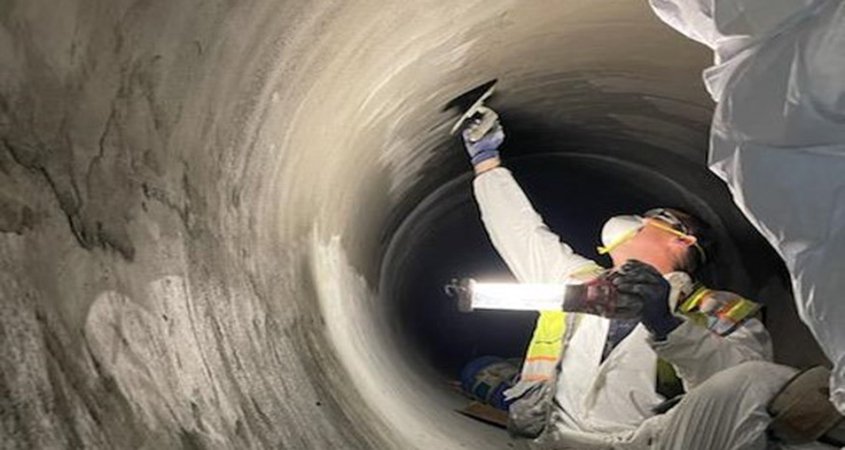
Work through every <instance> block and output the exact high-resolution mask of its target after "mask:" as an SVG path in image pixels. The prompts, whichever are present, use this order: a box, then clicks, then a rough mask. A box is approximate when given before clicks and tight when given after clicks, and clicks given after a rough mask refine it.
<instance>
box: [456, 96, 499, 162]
mask: <svg viewBox="0 0 845 450" xmlns="http://www.w3.org/2000/svg"><path fill="white" fill-rule="evenodd" d="M479 115H480V116H481V117H479V118H475V119H472V120H471V121H470V123H469V125H467V127H466V128H464V130H463V131H462V132H461V137H463V140H464V147H466V150H467V153H468V154H469V157H470V160H471V161H472V165H473V166H475V165H477V164H478V163H480V162H482V161H485V160H488V159H490V158H498V157H499V146H500V145H502V142H503V141H504V140H505V131H504V130H503V129H502V124H501V123H499V119H498V115H497V114H496V112H495V111H493V110H492V109H490V108H487V107H482V108H481V109H480V110H479ZM491 121H492V122H493V125H492V126H490V122H491ZM488 126H489V127H490V129H489V130H487V132H485V133H484V134H483V135H482V136H478V134H479V132H480V131H481V129H480V128H481V127H488Z"/></svg>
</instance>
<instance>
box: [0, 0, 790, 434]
mask: <svg viewBox="0 0 845 450" xmlns="http://www.w3.org/2000/svg"><path fill="white" fill-rule="evenodd" d="M707 58H708V56H707V53H706V52H705V50H704V49H703V48H699V47H696V46H695V45H694V44H692V43H688V42H685V41H684V40H683V39H681V38H680V37H679V36H676V35H674V34H673V33H672V32H671V31H670V30H669V29H667V28H665V27H664V26H662V25H661V24H660V23H658V22H657V20H656V19H655V18H654V17H652V16H651V14H650V12H649V11H648V10H647V9H646V7H645V5H644V4H641V2H629V1H613V0H602V1H594V0H593V1H580V0H567V1H557V2H547V1H530V2H516V1H504V0H494V1H489V0H485V1H480V0H478V1H464V2H441V1H426V0H423V1H416V2H410V1H391V2H363V1H359V2H344V1H334V0H324V1H319V2H294V1H276V0H245V1H227V0H219V1H198V0H186V1H181V2H176V1H171V0H89V1H81V0H68V1H65V2H53V1H47V0H5V1H4V2H2V4H0V286H2V290H0V297H2V298H0V419H2V427H0V439H1V440H2V443H0V447H3V448H84V447H87V448H149V449H153V448H156V449H158V448H179V447H186V448H268V447H272V448H403V449H405V448H417V447H418V448H509V447H513V446H516V445H521V444H519V443H515V442H512V441H510V440H509V439H508V438H507V437H506V435H505V434H504V432H501V431H499V430H496V429H493V428H489V427H487V426H485V425H481V424H478V423H476V422H473V421H471V420H469V419H466V418H463V417H461V416H459V415H457V414H456V413H454V412H453V411H452V409H453V407H454V406H455V400H454V398H453V397H452V396H450V395H448V394H447V393H446V392H445V391H444V389H443V388H442V386H441V384H440V383H439V382H437V381H433V380H434V378H432V377H431V375H430V373H429V372H428V371H427V369H426V368H425V367H424V365H421V364H419V363H418V362H417V361H416V360H415V358H414V357H413V355H409V354H408V352H407V351H404V350H403V348H401V346H400V345H399V343H401V342H402V339H401V338H396V339H393V337H394V334H396V333H397V332H396V330H395V329H394V328H395V327H391V326H390V317H389V316H387V315H386V314H383V313H382V310H383V308H381V307H380V306H379V305H380V304H382V303H383V302H385V301H389V300H390V299H384V298H382V297H380V295H379V289H378V286H379V284H380V282H383V281H384V280H380V273H381V271H382V267H381V261H382V259H383V255H384V252H385V250H386V248H387V246H388V243H389V242H390V238H391V236H392V235H393V233H394V232H395V230H396V229H397V227H398V226H399V223H400V222H401V220H402V218H403V217H406V216H407V215H408V214H409V212H410V211H411V210H412V209H413V208H414V205H416V204H417V203H419V202H420V201H421V200H422V199H423V198H424V197H425V196H426V195H427V194H428V193H430V192H432V191H433V190H434V189H435V188H436V187H437V186H439V185H441V184H443V183H444V182H446V181H447V180H449V179H451V178H453V177H455V176H457V175H458V174H460V173H461V172H462V171H464V170H465V169H466V166H465V165H463V164H464V161H463V160H462V158H463V155H461V154H460V152H459V150H458V149H457V148H455V146H454V142H453V140H452V139H451V138H450V137H449V136H447V134H446V131H447V130H448V128H449V126H450V125H451V123H450V121H451V120H453V118H454V114H448V113H443V112H441V111H440V108H441V107H442V105H443V104H445V103H446V102H447V101H448V99H449V98H451V97H452V96H454V95H456V94H458V93H460V92H461V91H463V90H465V89H467V88H469V87H471V86H473V85H475V84H477V83H479V82H481V81H485V80H486V79H489V78H491V77H494V76H497V77H499V78H501V79H502V92H503V95H502V98H503V100H502V102H503V103H502V107H503V108H504V110H510V111H512V112H513V113H512V114H513V115H514V117H516V116H518V115H519V114H520V113H524V112H530V113H531V114H532V117H534V118H535V119H536V121H537V124H538V125H537V126H558V125H560V124H562V123H565V124H566V125H567V126H568V127H571V128H572V130H575V131H577V130H582V129H589V130H591V131H590V133H592V134H590V133H587V134H579V135H578V136H580V139H581V142H584V143H588V142H602V141H601V137H607V138H608V139H610V143H609V144H607V145H606V151H607V152H608V154H615V156H616V157H625V155H624V144H625V143H630V142H635V141H636V142H647V143H648V144H649V145H650V148H651V149H652V151H651V153H649V154H648V155H645V156H647V157H648V161H651V162H652V163H654V164H657V165H656V166H655V167H654V169H655V170H657V171H660V170H661V167H662V166H661V165H660V164H661V161H664V160H665V161H674V162H672V163H671V164H676V163H677V164H681V163H683V164H687V165H691V166H695V167H698V168H699V169H700V167H701V166H702V163H703V160H704V155H705V152H704V142H705V136H706V123H707V122H708V120H709V114H710V105H709V103H708V100H707V99H706V97H705V94H704V92H703V90H702V89H701V83H700V82H699V75H698V72H699V71H700V69H701V68H702V67H703V66H704V65H705V64H706V63H707ZM505 92H507V93H508V94H507V95H505V94H504V93H505ZM575 134H576V133H575V132H574V131H573V136H575ZM597 139H598V141H597ZM570 150H571V151H575V152H577V151H578V148H575V147H572V148H570ZM614 152H615V153H614ZM632 158H634V159H637V157H636V156H635V155H634V156H632ZM678 161H680V162H678ZM666 164H669V165H671V164H670V163H669V162H667V163H666ZM708 186H712V185H709V184H707V183H703V182H702V184H700V185H693V186H690V187H688V189H690V190H691V191H694V192H696V193H697V194H699V195H701V196H702V198H705V199H706V198H709V197H707V196H708V195H710V194H708V193H707V192H705V191H707V189H710V188H709V187H708ZM713 195H716V196H717V197H718V199H719V201H722V200H724V199H726V198H727V197H726V196H725V195H724V193H721V192H720V193H717V194H713ZM714 201H715V200H714ZM727 208H728V207H725V208H723V210H724V211H725V212H723V213H722V214H723V215H724V216H725V218H724V221H725V223H726V224H727V225H725V226H726V227H728V226H730V224H731V223H734V222H736V221H739V220H740V219H737V217H738V214H737V213H736V212H730V211H729V210H728V209H727ZM717 209H718V208H717ZM743 227H744V228H743ZM743 227H739V228H737V229H736V230H739V231H736V230H735V234H737V235H738V240H740V241H741V240H742V239H743V236H744V235H743V234H742V233H746V232H747V226H743ZM743 230H745V231H743ZM737 245H739V244H737ZM779 295H781V296H782V295H783V294H782V293H781V294H779ZM399 334H401V333H399Z"/></svg>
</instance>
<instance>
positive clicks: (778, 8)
mask: <svg viewBox="0 0 845 450" xmlns="http://www.w3.org/2000/svg"><path fill="white" fill-rule="evenodd" d="M651 6H652V8H653V9H654V10H655V12H656V13H657V15H658V16H659V17H660V18H661V19H662V20H663V21H665V22H666V23H668V24H669V25H671V26H672V27H674V28H675V29H677V30H678V31H680V32H681V33H683V34H685V35H686V36H688V37H690V38H691V39H694V40H696V41H699V42H701V43H703V44H705V45H707V46H709V47H710V48H712V49H713V51H714V53H715V64H714V65H713V66H712V67H710V68H708V69H707V70H705V71H704V82H705V85H706V87H707V90H708V91H709V92H710V95H711V96H712V97H713V100H715V101H716V102H717V103H718V105H717V107H716V111H715V114H714V117H713V124H712V129H711V142H710V157H709V165H710V169H711V170H712V171H713V172H715V173H716V174H717V175H718V176H720V177H721V178H722V179H723V180H724V181H725V182H726V183H727V184H728V186H729V187H730V189H731V192H732V194H733V197H734V200H735V202H736V203H737V205H738V206H739V207H740V209H742V211H743V212H744V213H745V215H746V216H747V217H748V218H749V220H750V221H751V222H752V223H753V224H754V225H755V226H756V227H757V229H758V230H759V231H760V232H761V233H762V234H763V235H764V236H765V237H766V239H767V240H768V241H769V242H770V243H771V244H772V246H774V248H775V249H776V250H777V251H778V252H779V254H780V255H781V257H782V258H783V259H784V261H785V262H786V265H787V267H788V269H789V271H790V274H791V278H792V285H793V290H794V294H795V301H796V303H797V306H798V312H799V315H800V316H801V319H802V320H803V321H804V322H805V323H806V324H807V325H808V326H809V328H810V329H811V331H812V332H813V334H814V335H815V337H816V339H817V340H818V341H819V343H820V345H821V346H822V349H823V350H824V352H825V353H826V354H827V356H828V357H829V358H830V359H831V361H832V362H833V363H834V365H835V367H834V370H833V374H832V377H831V399H832V401H833V403H834V404H835V405H836V407H837V409H838V410H839V411H840V412H842V413H843V414H845V324H843V321H845V299H843V294H845V278H843V276H842V274H843V273H845V2H843V1H839V0H831V1H826V0H803V1H797V0H674V1H673V0H651Z"/></svg>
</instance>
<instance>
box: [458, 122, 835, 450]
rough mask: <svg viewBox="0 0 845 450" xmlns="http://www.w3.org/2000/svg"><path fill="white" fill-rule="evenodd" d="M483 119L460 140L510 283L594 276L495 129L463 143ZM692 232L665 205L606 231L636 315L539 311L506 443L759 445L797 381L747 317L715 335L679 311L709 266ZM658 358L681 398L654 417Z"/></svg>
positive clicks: (622, 289)
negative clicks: (509, 164)
mask: <svg viewBox="0 0 845 450" xmlns="http://www.w3.org/2000/svg"><path fill="white" fill-rule="evenodd" d="M482 113H483V114H495V112H494V111H492V110H489V109H486V108H485V109H484V110H483V111H482ZM481 123H489V121H485V120H476V121H473V122H471V124H470V125H469V126H468V127H467V128H466V129H465V130H464V132H463V137H464V145H465V147H466V150H467V152H468V154H469V157H470V160H471V162H472V165H473V167H474V171H475V174H476V176H475V179H474V182H473V187H474V192H475V198H476V200H477V203H478V206H479V209H480V212H481V218H482V221H483V222H484V226H485V228H486V230H487V233H488V234H489V236H490V239H491V241H492V243H493V245H494V246H495V248H496V250H497V251H498V253H499V254H500V255H501V257H502V258H503V259H504V261H505V262H506V263H507V265H508V267H509V268H510V270H511V271H512V272H513V274H514V275H515V276H516V278H517V279H518V281H520V282H523V283H555V282H561V281H566V280H573V279H575V280H586V279H588V278H590V277H594V276H596V274H598V273H599V271H600V270H601V268H600V267H599V266H598V265H597V264H596V263H595V262H593V261H591V260H589V259H587V258H585V257H583V256H580V255H578V254H576V253H574V252H573V250H572V249H571V248H570V247H569V246H568V245H566V244H565V243H562V242H561V241H560V240H559V238H558V236H557V235H555V234H554V233H553V232H551V231H550V230H549V228H548V227H547V226H546V225H545V224H544V222H543V220H542V219H541V217H540V216H539V215H538V214H537V212H535V210H534V208H533V207H532V205H531V203H530V202H529V200H528V198H527V197H526V196H525V194H524V193H523V192H522V190H521V189H520V187H519V186H518V184H517V183H516V181H515V180H514V179H513V177H512V176H511V173H510V172H509V171H508V169H506V168H505V167H503V165H502V161H501V159H500V158H499V147H500V145H501V144H502V142H503V140H504V137H505V134H504V130H503V128H502V126H501V124H500V123H499V121H498V119H497V120H496V122H495V126H493V127H492V128H491V129H489V131H487V132H486V133H484V134H483V135H482V136H481V137H480V138H478V139H476V140H472V139H471V137H470V136H473V135H477V134H479V133H480V132H481V133H483V131H480V130H479V129H477V128H474V127H478V126H479V124H481ZM697 228H698V225H697V221H696V219H695V218H694V217H692V216H690V215H687V214H684V213H682V212H680V211H677V210H671V209H657V210H652V211H650V212H648V213H646V214H644V215H642V216H633V215H632V216H619V217H615V218H612V219H610V220H609V221H608V223H607V224H606V225H605V226H604V229H603V231H602V241H603V244H604V250H605V251H606V252H607V253H609V255H610V257H611V259H612V261H613V265H614V268H615V269H616V271H617V273H618V276H616V277H614V278H613V283H614V285H615V287H616V289H617V290H618V295H619V297H620V298H621V299H622V300H623V301H625V302H628V303H631V302H639V304H640V305H641V311H642V312H641V318H640V319H639V320H635V321H633V322H632V321H630V320H623V319H608V318H604V317H599V316H593V315H586V314H564V313H563V312H543V313H541V314H540V316H539V318H538V321H537V325H536V328H535V331H534V335H533V338H532V341H531V344H530V345H529V348H528V352H527V355H526V358H525V361H524V363H523V368H522V372H521V375H520V379H519V381H518V383H517V384H516V385H515V386H514V387H513V388H511V389H510V390H509V391H507V393H506V396H507V399H508V400H509V401H510V412H509V415H510V418H509V429H510V431H511V432H512V433H513V434H516V435H521V436H524V437H530V438H533V439H535V441H534V442H535V443H537V444H539V445H541V446H542V447H543V448H573V449H579V450H583V449H591V448H602V449H604V448H606V449H610V448H671V449H684V450H694V449H708V450H710V449H746V448H761V449H762V448H764V447H766V445H767V437H766V428H767V426H768V424H769V421H770V420H771V419H770V417H769V415H768V414H767V412H766V405H767V404H768V403H769V401H770V400H771V399H772V397H773V396H774V395H775V394H776V393H777V391H778V390H779V389H780V388H781V387H782V386H783V385H784V384H785V383H786V382H787V381H788V380H789V379H790V378H791V377H792V376H793V375H794V374H795V373H796V372H797V371H796V370H795V369H793V368H789V367H785V366H782V365H777V364H774V363H772V362H771V359H772V349H771V343H770V338H769V335H768V333H767V331H766V330H765V328H764V327H763V325H762V324H761V323H760V321H758V320H757V319H755V318H753V317H742V318H739V319H740V320H737V322H736V323H735V324H734V325H735V326H732V327H730V328H729V329H728V331H727V332H723V333H720V334H718V333H714V332H713V331H712V330H711V329H708V328H707V327H706V326H703V325H701V324H700V323H697V322H696V321H693V320H689V319H687V318H686V317H684V316H683V315H680V314H677V313H676V308H677V307H678V303H679V302H685V301H686V300H687V298H688V297H689V295H690V293H691V290H692V289H693V286H694V280H693V278H692V276H691V273H693V272H694V271H695V270H696V269H697V268H698V266H700V265H701V264H704V263H705V262H706V258H707V255H706V254H705V249H704V248H703V247H702V245H700V244H701V243H700V242H699V239H698V238H697V237H696V233H697ZM741 301H744V300H741ZM661 360H662V361H665V363H664V364H667V365H668V366H670V367H671V369H674V372H675V373H676V374H677V376H678V377H679V378H680V380H681V381H682V382H683V385H684V387H685V388H686V390H687V394H686V395H685V396H684V397H683V399H682V400H681V401H680V402H679V403H678V404H677V405H676V406H674V407H673V408H671V409H670V410H669V411H668V412H665V413H664V414H657V412H655V411H657V410H658V407H659V406H660V405H661V403H663V402H664V401H665V400H666V398H665V397H663V396H662V395H661V394H659V393H658V392H657V386H656V383H657V382H656V377H655V374H656V373H657V372H658V368H659V366H660V365H661V363H660V361H661ZM802 448H815V447H806V446H805V447H802ZM823 448H826V447H823Z"/></svg>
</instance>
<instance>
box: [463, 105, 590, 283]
mask: <svg viewBox="0 0 845 450" xmlns="http://www.w3.org/2000/svg"><path fill="white" fill-rule="evenodd" d="M483 114H492V115H493V116H492V117H489V116H485V117H483V118H482V119H480V120H478V121H476V122H474V123H473V124H470V126H469V127H467V129H465V130H464V132H463V138H464V145H465V146H466V149H467V153H469V156H470V160H471V161H472V164H473V167H474V169H475V173H476V178H475V181H474V183H473V188H474V191H475V199H476V201H477V202H478V207H479V209H480V210H481V220H482V222H484V227H485V228H486V229H487V234H488V235H490V240H491V241H492V242H493V246H494V247H496V250H497V251H498V252H499V255H501V257H502V258H503V259H504V260H505V263H507V265H508V267H509V268H510V269H511V272H513V274H514V276H516V278H517V279H518V280H519V281H520V282H522V283H555V282H561V281H563V280H564V278H566V277H568V276H571V275H573V274H575V273H577V272H580V271H583V270H590V269H593V268H595V267H596V264H595V263H594V262H593V261H591V260H589V259H587V258H584V257H582V256H580V255H577V254H575V252H573V251H572V248H570V247H569V246H568V245H566V244H564V243H562V242H561V241H560V239H559V238H558V236H557V235H556V234H554V233H552V232H551V230H549V228H548V227H547V226H546V224H545V223H543V219H542V218H541V217H540V215H539V214H537V212H536V211H535V210H534V208H533V207H532V206H531V202H529V201H528V198H527V197H526V196H525V193H523V192H522V189H521V188H520V187H519V185H518V184H517V183H516V181H515V180H514V179H513V176H511V173H510V171H508V170H507V169H505V168H504V167H501V162H500V160H499V152H498V148H499V146H500V145H501V144H502V141H504V138H505V134H504V130H503V129H502V126H501V124H500V123H499V121H498V118H497V117H496V116H495V112H493V111H492V110H490V109H488V108H484V111H483ZM485 119H486V120H485ZM490 119H492V120H490ZM485 124H486V126H489V125H490V124H493V126H492V127H491V128H489V129H488V130H481V131H482V132H481V133H479V132H478V131H479V130H478V127H480V126H485ZM478 135H480V136H479V137H477V138H475V136H478Z"/></svg>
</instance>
